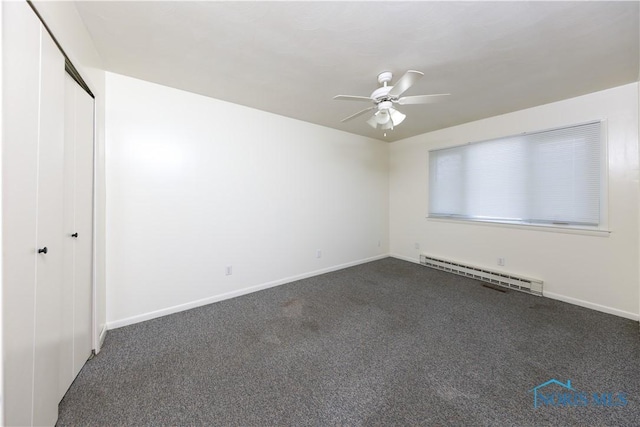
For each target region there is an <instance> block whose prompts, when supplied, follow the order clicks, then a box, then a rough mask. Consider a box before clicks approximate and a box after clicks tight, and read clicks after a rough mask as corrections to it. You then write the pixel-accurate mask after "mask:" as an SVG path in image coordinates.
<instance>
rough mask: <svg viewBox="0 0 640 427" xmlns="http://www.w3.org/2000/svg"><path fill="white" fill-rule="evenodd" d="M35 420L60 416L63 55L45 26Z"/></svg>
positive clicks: (39, 422)
mask: <svg viewBox="0 0 640 427" xmlns="http://www.w3.org/2000/svg"><path fill="white" fill-rule="evenodd" d="M40 28H41V31H40V34H41V43H40V46H41V59H40V61H41V62H40V64H41V67H40V69H41V75H40V129H39V132H40V135H39V138H38V141H39V143H38V216H37V221H38V222H37V225H36V230H37V248H39V249H40V250H42V249H43V248H45V247H46V248H47V252H46V253H44V252H43V253H39V254H38V255H37V264H36V295H35V296H36V302H35V306H36V318H35V319H36V324H35V330H34V333H35V337H34V346H35V351H34V357H35V359H34V368H33V375H34V382H33V401H34V403H33V405H34V408H33V414H34V415H33V424H34V425H53V424H55V422H56V420H57V418H58V402H59V399H58V398H57V397H58V371H57V370H58V367H59V365H60V359H59V357H60V347H59V342H60V328H61V325H60V322H61V319H60V313H61V297H62V292H61V290H62V253H63V249H62V242H63V240H62V234H63V198H62V194H63V186H64V180H63V177H64V175H63V173H64V171H63V164H64V161H63V155H64V57H63V56H62V54H61V53H60V50H59V49H58V48H57V46H56V45H55V43H54V42H53V40H52V39H51V37H50V36H49V34H48V33H47V32H46V30H45V29H44V28H43V27H42V26H41V27H40Z"/></svg>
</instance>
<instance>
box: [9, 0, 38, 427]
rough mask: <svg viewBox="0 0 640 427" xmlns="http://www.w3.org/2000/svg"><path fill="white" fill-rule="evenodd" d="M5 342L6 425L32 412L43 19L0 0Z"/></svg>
mask: <svg viewBox="0 0 640 427" xmlns="http://www.w3.org/2000/svg"><path fill="white" fill-rule="evenodd" d="M0 6H1V7H2V8H3V16H2V18H3V19H2V26H3V28H2V51H3V52H2V56H3V67H4V68H3V76H2V77H3V79H2V88H3V96H2V102H3V106H2V107H3V108H2V111H3V142H2V175H3V176H2V232H3V245H2V246H3V284H2V298H3V301H2V310H3V313H2V314H3V346H4V361H3V362H4V384H3V386H4V387H3V388H4V390H3V396H4V411H5V425H29V424H31V421H32V420H31V415H32V410H31V409H32V408H31V404H32V390H33V388H32V386H33V353H34V352H33V349H34V347H33V329H34V321H35V305H34V302H35V292H36V289H35V282H36V278H35V270H34V265H35V262H36V253H35V248H36V212H37V197H36V194H37V187H38V182H37V179H38V175H37V156H38V135H39V132H38V110H39V105H38V102H39V86H40V66H39V63H40V23H39V22H38V20H37V18H36V17H35V15H33V12H32V11H31V10H29V8H28V7H26V4H22V3H13V2H2V4H1V5H0Z"/></svg>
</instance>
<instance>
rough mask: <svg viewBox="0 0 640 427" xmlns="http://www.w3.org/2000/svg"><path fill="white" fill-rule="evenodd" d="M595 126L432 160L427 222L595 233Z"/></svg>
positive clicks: (438, 153) (434, 155)
mask: <svg viewBox="0 0 640 427" xmlns="http://www.w3.org/2000/svg"><path fill="white" fill-rule="evenodd" d="M600 127H601V125H600V122H593V123H587V124H580V125H574V126H569V127H565V128H561V129H553V130H547V131H541V132H535V133H527V134H522V135H515V136H509V137H504V138H498V139H493V140H489V141H482V142H476V143H471V144H467V145H463V146H458V147H452V148H445V149H440V150H432V151H430V152H429V216H430V217H447V218H460V219H470V220H489V221H503V222H516V223H532V224H536V223H543V224H544V223H548V224H570V225H588V226H595V225H598V224H599V222H600V197H601V189H600V182H601V171H600V169H601V167H600V164H601V157H602V154H601V152H602V150H601V147H602V143H601V130H600Z"/></svg>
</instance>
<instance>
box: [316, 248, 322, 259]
mask: <svg viewBox="0 0 640 427" xmlns="http://www.w3.org/2000/svg"><path fill="white" fill-rule="evenodd" d="M316 258H322V251H321V250H320V249H318V250H317V251H316Z"/></svg>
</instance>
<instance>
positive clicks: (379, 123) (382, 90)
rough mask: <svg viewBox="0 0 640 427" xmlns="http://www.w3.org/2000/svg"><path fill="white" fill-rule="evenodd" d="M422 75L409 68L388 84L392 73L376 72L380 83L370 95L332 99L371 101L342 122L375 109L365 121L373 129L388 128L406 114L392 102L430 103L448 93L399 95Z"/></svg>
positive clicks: (395, 124)
mask: <svg viewBox="0 0 640 427" xmlns="http://www.w3.org/2000/svg"><path fill="white" fill-rule="evenodd" d="M422 76H424V73H421V72H420V71H414V70H409V71H407V72H406V73H404V75H403V76H402V77H401V78H400V79H399V80H398V81H397V82H396V84H395V85H393V86H389V85H388V84H389V83H390V82H391V79H392V78H393V74H392V73H391V72H390V71H384V72H382V73H380V74H378V83H380V84H381V85H382V87H379V88H378V89H376V90H374V91H373V93H372V94H371V96H354V95H336V96H334V97H333V99H337V100H339V101H365V102H373V105H372V106H371V107H369V108H365V109H364V110H362V111H358V112H357V113H355V114H352V115H350V116H349V117H346V118H344V119H342V122H343V123H344V122H347V121H349V120H351V119H355V118H356V117H359V116H361V115H363V114H365V113H367V112H368V111H371V110H376V112H375V113H374V114H373V116H371V118H370V119H369V120H367V123H368V124H369V126H371V127H372V128H374V129H383V130H388V129H389V130H390V129H393V127H394V126H398V125H399V124H400V123H402V121H403V120H404V119H405V117H406V115H404V114H402V113H401V112H400V111H398V110H396V109H395V108H394V107H393V104H399V105H411V104H431V103H433V102H437V101H439V100H440V99H441V97H443V96H447V95H449V94H448V93H437V94H433V95H414V96H402V97H401V95H402V94H403V93H404V92H405V91H406V90H407V89H409V88H410V87H411V86H413V84H414V83H416V82H417V81H418V80H420V79H421V78H422Z"/></svg>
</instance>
